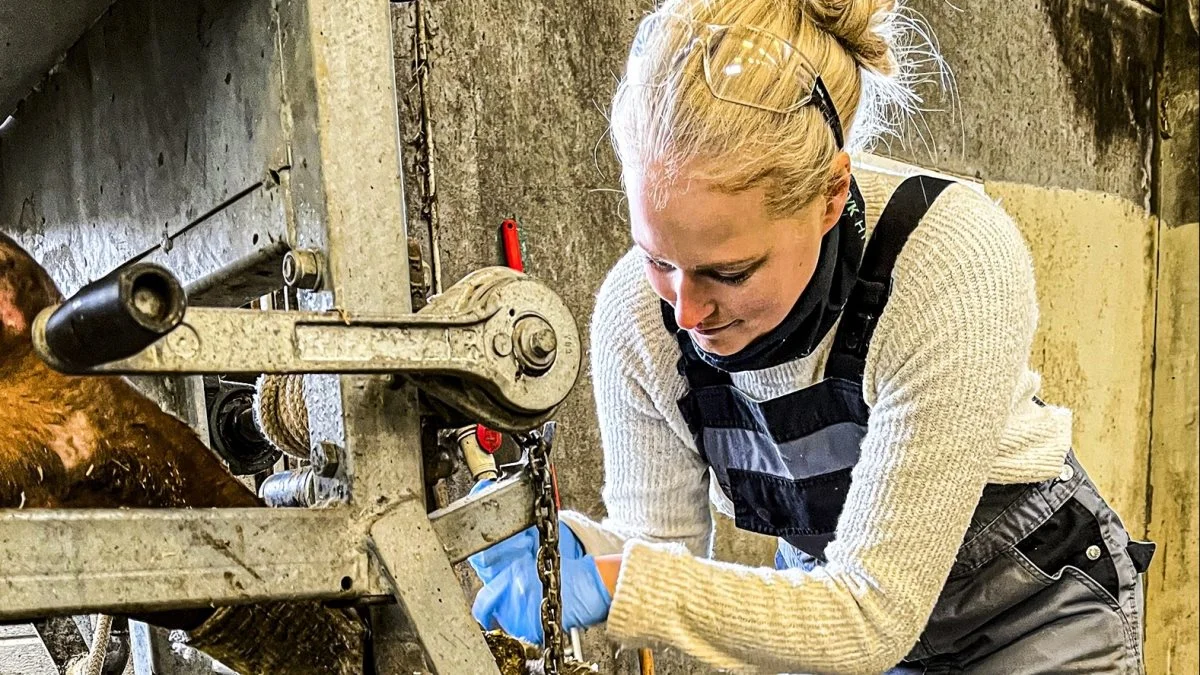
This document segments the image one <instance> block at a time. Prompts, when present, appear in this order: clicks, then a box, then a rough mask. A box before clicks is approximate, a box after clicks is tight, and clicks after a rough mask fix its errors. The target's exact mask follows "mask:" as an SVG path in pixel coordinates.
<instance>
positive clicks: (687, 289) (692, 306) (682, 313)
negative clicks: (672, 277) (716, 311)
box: [675, 274, 713, 330]
mask: <svg viewBox="0 0 1200 675" xmlns="http://www.w3.org/2000/svg"><path fill="white" fill-rule="evenodd" d="M678 276H679V281H678V282H677V283H676V284H675V324H676V325H678V326H679V327H680V328H682V329H684V330H693V329H694V328H696V327H697V326H699V325H700V324H702V323H704V320H705V319H707V318H708V317H709V316H710V315H711V314H712V312H713V303H712V301H711V300H710V299H709V298H707V297H705V296H704V295H703V294H702V293H701V292H700V289H698V288H697V287H696V284H694V283H692V282H691V281H690V280H688V278H687V275H684V274H680V275H678Z"/></svg>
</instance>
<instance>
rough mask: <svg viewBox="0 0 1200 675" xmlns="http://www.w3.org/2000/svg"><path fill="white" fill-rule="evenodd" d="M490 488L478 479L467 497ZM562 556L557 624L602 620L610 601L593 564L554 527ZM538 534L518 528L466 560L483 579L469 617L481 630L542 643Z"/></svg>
mask: <svg viewBox="0 0 1200 675" xmlns="http://www.w3.org/2000/svg"><path fill="white" fill-rule="evenodd" d="M488 485H491V481H481V482H480V483H479V484H478V485H476V486H475V487H474V488H473V489H472V490H471V493H472V494H474V493H476V492H478V491H479V490H482V489H484V488H486V487H487V486H488ZM558 534H559V542H558V551H559V554H560V555H561V557H562V604H563V624H564V626H565V627H566V629H567V630H570V629H572V628H584V627H587V626H591V625H594V624H597V623H600V622H602V621H604V620H605V619H606V618H607V617H608V608H609V605H611V604H612V597H611V596H610V595H609V592H608V589H607V588H605V586H604V581H603V580H602V579H601V578H600V571H599V570H598V569H596V562H595V560H594V559H593V557H592V556H590V555H587V554H586V553H585V552H584V550H583V545H582V544H580V543H579V539H578V538H577V537H576V536H575V533H574V532H572V531H571V528H569V527H567V526H566V525H565V524H564V523H563V522H562V521H561V520H560V521H559V524H558ZM537 547H538V535H537V530H536V529H535V528H532V527H531V528H529V529H527V530H524V531H522V532H520V533H518V534H516V535H514V536H512V537H509V538H508V539H505V540H504V541H502V542H500V543H498V544H495V545H493V546H492V547H491V548H488V549H487V550H485V551H481V552H479V553H476V554H475V555H473V556H471V557H470V558H468V559H467V562H468V563H470V565H471V568H472V569H474V570H475V573H476V574H478V575H479V578H480V580H481V581H483V589H482V590H480V591H479V595H477V596H475V604H474V606H472V608H471V613H472V614H473V615H474V616H475V620H476V621H478V622H479V623H480V625H482V626H483V627H484V628H485V629H488V630H491V629H496V628H499V629H501V630H503V631H504V632H505V633H508V634H509V635H512V636H513V637H518V638H521V639H522V640H525V641H527V642H531V643H533V644H536V645H540V644H542V642H543V640H544V636H543V635H542V614H541V607H542V583H541V581H540V580H538V575H537Z"/></svg>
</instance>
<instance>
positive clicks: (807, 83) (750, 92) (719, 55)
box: [629, 12, 843, 149]
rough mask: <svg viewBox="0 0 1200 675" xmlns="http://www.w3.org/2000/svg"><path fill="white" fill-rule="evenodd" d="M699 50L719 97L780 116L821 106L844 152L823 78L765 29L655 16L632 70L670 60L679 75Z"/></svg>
mask: <svg viewBox="0 0 1200 675" xmlns="http://www.w3.org/2000/svg"><path fill="white" fill-rule="evenodd" d="M697 46H700V47H701V48H702V52H701V53H702V54H703V58H704V80H705V82H706V83H707V84H708V89H709V91H711V92H712V95H713V96H715V97H716V98H718V99H720V100H722V101H726V102H729V103H735V104H738V105H744V106H749V107H751V108H757V109H759V110H766V111H768V112H773V113H779V114H787V113H793V112H796V111H797V110H800V109H801V108H803V107H805V106H807V105H809V104H812V105H815V106H816V107H817V109H818V110H820V112H821V115H822V116H824V117H825V121H826V122H827V123H828V124H829V128H830V129H831V130H832V131H833V138H834V141H835V142H836V143H837V147H838V148H839V149H840V148H842V146H843V139H842V124H841V122H840V120H839V119H838V114H837V109H836V107H835V106H834V105H833V99H832V98H830V96H829V91H828V90H827V89H826V88H825V83H824V82H822V81H821V76H820V75H819V74H818V73H817V72H816V69H815V68H813V66H812V64H811V63H809V61H808V59H807V58H805V56H804V55H803V54H802V53H800V51H799V50H797V49H796V48H795V47H793V46H792V44H791V43H790V42H788V41H787V40H784V39H783V38H781V37H779V36H778V35H775V34H773V33H770V32H768V31H765V30H763V29H761V28H755V27H754V26H744V25H738V24H711V23H702V22H697V21H693V20H690V19H686V18H684V17H680V16H677V15H674V14H663V13H659V12H655V13H653V14H651V15H649V16H647V17H646V18H645V19H643V20H642V22H641V24H640V25H638V29H637V33H636V35H635V36H634V39H633V47H632V48H631V49H630V53H629V60H630V67H631V68H630V70H631V71H632V70H633V68H634V67H635V66H636V64H637V61H639V60H642V59H646V58H650V57H653V58H656V59H660V60H662V59H666V60H668V61H669V63H668V64H667V65H668V67H669V70H670V71H672V72H673V71H675V69H676V68H678V67H679V66H681V65H682V64H684V63H685V62H686V61H687V58H688V56H690V55H691V53H692V51H693V50H695V49H696V47H697Z"/></svg>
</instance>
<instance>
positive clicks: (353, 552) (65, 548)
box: [0, 509, 377, 622]
mask: <svg viewBox="0 0 1200 675" xmlns="http://www.w3.org/2000/svg"><path fill="white" fill-rule="evenodd" d="M361 537H362V534H361V529H360V528H359V527H356V526H355V524H354V522H353V521H352V520H351V518H350V514H349V513H348V512H347V511H345V510H338V509H324V510H305V509H294V510H291V509H288V510H283V509H278V510H276V509H211V510H194V511H192V510H187V511H183V510H174V511H170V510H164V511H144V510H128V511H127V510H121V511H107V510H93V511H0V596H2V597H3V598H4V602H3V603H0V622H2V621H7V620H11V619H21V618H33V617H39V616H49V615H55V614H66V613H92V612H132V611H151V610H155V609H163V608H168V607H200V606H208V605H223V604H225V605H228V604H244V603H249V602H255V601H260V600H263V599H266V598H270V597H275V598H285V597H286V598H320V597H324V598H334V597H346V596H358V595H363V594H364V593H370V592H371V591H372V590H373V589H374V588H376V587H377V579H376V578H374V577H373V576H372V575H371V574H370V568H369V566H368V562H367V557H366V554H365V551H364V547H363V546H362V540H361ZM345 589H350V590H349V591H347V590H345Z"/></svg>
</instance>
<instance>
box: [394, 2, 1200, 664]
mask: <svg viewBox="0 0 1200 675" xmlns="http://www.w3.org/2000/svg"><path fill="white" fill-rule="evenodd" d="M908 4H909V6H910V7H911V8H912V9H913V10H915V11H916V12H918V13H919V14H920V15H921V16H922V17H924V19H925V20H927V21H928V23H929V24H930V25H931V26H932V28H933V31H934V33H935V34H936V36H937V37H938V39H939V42H940V46H941V49H942V52H943V54H944V56H945V57H946V61H947V63H948V65H949V66H950V67H951V68H952V70H953V73H954V82H955V84H956V90H955V95H954V96H946V95H941V94H939V92H938V91H937V90H936V89H934V88H927V89H926V90H925V91H923V92H922V93H923V94H924V95H925V99H926V102H927V107H928V108H929V109H930V111H929V112H927V113H925V114H924V115H923V116H922V117H921V119H920V120H917V121H916V123H915V124H913V125H911V126H910V127H909V128H908V129H907V130H906V131H905V133H903V134H902V135H901V137H900V138H898V139H894V140H893V141H892V142H891V143H889V144H888V145H887V146H885V147H884V148H883V149H882V150H883V152H884V153H885V154H890V155H892V156H894V157H896V158H899V159H903V160H906V161H913V162H916V163H919V164H923V165H926V166H930V167H933V168H937V169H940V170H942V171H946V172H950V173H954V174H957V175H961V176H964V177H967V178H970V179H973V180H976V181H979V182H982V183H983V184H984V187H985V189H986V191H987V192H988V193H989V194H990V195H992V196H993V197H994V198H996V199H999V200H1000V201H1001V203H1002V204H1003V205H1004V206H1005V207H1006V208H1007V209H1008V210H1009V211H1010V213H1012V214H1013V216H1014V217H1015V218H1016V219H1017V220H1018V222H1019V223H1020V225H1021V226H1022V229H1023V231H1024V233H1025V235H1026V238H1027V239H1028V241H1029V243H1030V247H1031V249H1032V250H1033V253H1034V257H1035V260H1036V262H1037V275H1038V283H1039V297H1040V300H1041V307H1042V317H1041V327H1040V330H1039V332H1038V335H1037V338H1036V344H1035V348H1034V353H1033V356H1032V362H1033V364H1034V366H1035V367H1036V368H1038V369H1039V370H1041V371H1042V372H1043V373H1044V376H1045V393H1046V396H1047V398H1048V399H1050V400H1052V401H1054V402H1056V403H1060V404H1064V405H1068V406H1071V407H1072V408H1074V410H1075V415H1076V418H1075V419H1076V426H1075V444H1076V446H1077V448H1078V452H1079V454H1080V456H1081V458H1082V461H1083V462H1084V463H1085V464H1086V466H1087V467H1088V470H1089V471H1090V472H1091V473H1092V474H1093V476H1094V478H1095V479H1096V481H1097V482H1098V483H1099V485H1100V487H1101V489H1102V490H1103V491H1104V493H1105V494H1106V495H1107V496H1109V497H1110V499H1111V501H1112V502H1113V504H1114V506H1115V507H1116V509H1117V510H1118V512H1119V513H1120V514H1121V515H1122V517H1123V518H1124V520H1125V522H1126V524H1127V526H1128V527H1129V529H1130V530H1131V532H1133V534H1134V535H1135V536H1144V535H1145V533H1146V529H1147V524H1148V519H1149V518H1151V512H1150V510H1149V508H1148V504H1149V501H1148V487H1149V485H1150V484H1151V483H1152V481H1157V480H1158V479H1157V476H1158V473H1160V472H1159V470H1158V468H1156V469H1154V475H1153V476H1152V475H1151V474H1152V472H1151V469H1150V467H1151V462H1150V461H1149V452H1150V450H1149V449H1150V438H1151V400H1152V397H1151V392H1152V389H1153V388H1154V386H1155V383H1154V381H1153V379H1152V364H1153V354H1154V344H1155V311H1156V310H1155V308H1156V305H1157V304H1160V303H1161V300H1159V299H1157V298H1156V296H1155V283H1156V279H1157V275H1158V267H1157V258H1158V240H1159V220H1158V218H1157V217H1155V215H1154V214H1153V212H1152V207H1153V206H1155V199H1156V189H1155V184H1154V175H1155V173H1156V170H1157V169H1156V167H1157V163H1158V161H1159V160H1158V158H1157V157H1156V154H1155V153H1156V147H1157V146H1156V143H1155V141H1156V138H1155V131H1156V130H1155V119H1156V116H1155V107H1156V105H1157V103H1156V92H1155V88H1154V81H1155V72H1156V69H1157V60H1158V58H1159V53H1160V49H1159V48H1160V42H1159V37H1160V30H1161V20H1162V11H1163V7H1162V4H1161V2H1158V1H1157V0H1155V1H1148V2H1136V1H1134V0H1051V1H1049V2H1041V1H1038V0H1014V1H1013V2H1006V3H992V2H985V1H984V0H962V1H961V2H955V3H947V2H943V1H942V0H912V2H910V3H908ZM649 5H650V3H649V2H644V1H640V0H610V1H607V2H600V1H598V0H591V1H586V2H564V1H552V2H536V3H531V2H527V1H525V0H501V1H499V2H495V3H474V4H467V5H464V4H459V3H454V4H446V3H433V4H432V6H431V7H430V27H431V31H432V38H431V43H430V48H431V51H430V59H431V61H432V63H433V69H432V71H431V73H430V77H431V89H430V93H431V96H430V102H431V109H432V116H433V119H434V131H435V137H436V142H437V151H436V157H435V166H436V170H437V179H438V184H439V188H438V190H439V192H440V205H441V220H442V224H441V228H442V235H441V237H440V240H439V241H440V245H441V249H442V258H443V260H444V261H446V269H445V279H446V281H447V283H449V282H450V281H452V280H454V279H456V278H458V277H459V276H461V275H462V274H464V273H466V271H468V270H470V269H473V268H474V267H477V266H480V265H487V264H495V263H496V262H497V261H498V260H499V258H498V251H497V248H496V244H495V240H496V239H495V238H496V227H497V226H498V225H499V223H500V221H501V220H502V219H503V218H506V217H515V218H517V219H518V220H519V221H520V222H521V225H522V227H523V232H524V235H525V246H526V263H527V265H528V268H529V270H530V271H531V272H532V273H533V274H536V275H539V276H541V277H543V278H545V279H547V280H549V282H550V283H551V284H552V285H553V286H554V287H555V288H556V289H558V290H559V291H560V292H561V293H563V294H564V296H565V297H566V299H567V301H568V302H569V303H570V305H571V307H572V308H573V309H574V310H575V311H576V313H577V316H578V317H579V318H580V320H581V323H582V322H586V321H587V317H589V316H590V312H591V309H592V306H593V299H594V297H593V296H594V293H595V291H596V290H597V288H598V287H599V285H600V282H601V280H602V279H603V277H604V275H605V273H606V272H607V270H608V268H609V267H610V266H611V265H612V263H613V262H614V261H615V260H616V259H617V258H618V257H619V256H620V255H621V254H622V253H623V252H624V251H625V250H626V249H627V247H628V246H629V243H630V242H629V238H628V234H627V231H626V224H625V222H624V209H623V205H622V203H621V198H620V195H619V193H617V192H614V190H615V189H617V188H619V185H618V183H617V180H616V172H615V167H614V166H613V163H612V159H611V152H610V150H609V148H608V145H607V139H606V138H605V136H604V133H605V127H606V123H605V118H604V110H605V109H606V108H607V106H608V103H609V99H610V97H611V94H612V92H613V89H614V87H615V84H616V80H617V76H618V74H619V73H620V70H621V68H622V66H623V58H624V52H625V50H626V48H627V44H628V40H629V39H630V37H631V34H632V31H633V28H634V26H635V25H636V23H637V21H638V20H639V18H640V17H641V16H642V14H643V13H644V11H645V10H646V9H647V8H648V7H649ZM1180 6H1182V4H1180ZM396 21H397V29H396V30H397V36H398V37H397V62H396V63H397V73H398V79H399V81H400V88H401V91H402V92H407V94H406V95H402V100H403V101H404V102H405V103H407V109H408V113H409V114H408V116H407V117H405V116H404V115H403V114H402V117H404V119H403V120H402V128H403V129H404V130H405V134H404V135H405V137H407V138H412V137H414V136H415V135H416V129H417V126H416V125H415V124H416V117H415V114H414V113H415V109H416V106H415V103H414V102H415V89H414V88H412V86H411V82H412V80H411V77H410V74H409V71H410V69H411V63H410V61H409V60H408V59H409V58H410V54H411V52H410V44H409V40H411V38H412V29H411V26H412V13H411V8H408V7H398V8H397V9H396ZM939 110H941V111H939ZM1192 119H1193V120H1194V117H1193V118H1192ZM1180 124H1183V122H1180ZM1193 124H1194V122H1193ZM414 155H415V153H410V155H409V158H410V159H411V158H412V157H413V156H414ZM1194 156H1195V153H1194V152H1193V154H1192V157H1194ZM415 168H416V167H415V166H410V167H409V169H410V175H409V176H408V180H409V187H410V189H412V190H414V192H413V193H412V194H419V192H416V190H417V189H418V183H417V181H416V180H415V178H414V175H415V174H414V170H415ZM416 201H417V200H415V199H414V200H412V203H410V206H413V207H414V208H415V204H416ZM1155 210H1157V209H1155ZM411 215H412V216H413V219H412V222H413V229H414V230H422V228H423V227H424V225H423V224H421V223H420V222H419V220H418V219H417V218H416V213H415V211H414V212H413V213H412V214H411ZM1193 219H1194V218H1193ZM422 237H423V238H424V241H425V245H426V246H428V240H427V237H424V235H423V234H422ZM1164 245H1165V244H1164ZM1180 245H1181V244H1180ZM1193 251H1194V246H1193ZM1180 257H1186V256H1182V249H1181V254H1180ZM1160 326H1161V320H1160ZM1158 339H1159V343H1160V345H1161V343H1162V340H1163V336H1162V335H1161V329H1160V335H1159V338H1158ZM1178 342H1179V344H1183V345H1191V347H1192V350H1193V351H1194V346H1195V336H1194V331H1193V333H1192V334H1191V335H1190V336H1189V335H1185V336H1184V337H1182V338H1179V340H1178ZM1160 358H1161V357H1160ZM1185 365H1186V364H1185ZM1181 367H1183V366H1181ZM1192 367H1193V372H1194V364H1193V366H1192ZM1191 391H1193V392H1194V388H1193V389H1192V390H1191ZM1192 400H1194V398H1193V399H1192ZM1192 419H1193V420H1194V417H1193V418H1192ZM561 420H562V426H561V427H560V429H561V431H560V438H561V441H560V443H559V447H558V451H557V453H558V460H557V461H558V465H559V475H560V477H561V481H562V487H563V495H564V502H565V503H566V504H567V505H568V506H570V507H572V508H576V509H581V510H584V511H587V512H589V513H592V514H593V515H600V514H601V513H602V505H601V504H600V502H599V489H600V486H601V481H602V476H603V467H602V465H601V452H600V448H599V438H598V433H597V431H596V427H595V422H594V408H593V405H592V401H591V391H590V386H589V380H588V379H587V377H586V376H585V378H584V379H583V380H581V382H580V386H579V388H578V389H577V390H576V392H575V393H574V395H573V396H572V397H571V399H570V400H569V401H568V403H567V405H566V406H565V407H564V408H563V411H562V415H561ZM1164 423H1165V422H1164ZM1193 423H1194V422H1193ZM1156 424H1157V423H1156ZM1155 428H1156V429H1157V428H1158V427H1157V426H1156V427H1155ZM1193 436H1194V434H1193ZM1155 447H1156V448H1157V447H1158V446H1157V445H1156V446H1155ZM1184 449H1185V450H1186V449H1187V448H1184ZM1180 452H1181V453H1182V451H1180ZM1186 457H1187V455H1186V453H1182V454H1180V455H1179V459H1178V461H1183V462H1184V463H1185V464H1186V461H1185V459H1186ZM1190 457H1192V458H1194V457H1195V454H1194V452H1193V454H1192V455H1190ZM1185 468H1186V467H1185ZM1185 475H1186V472H1185ZM1172 489H1173V490H1178V489H1179V487H1178V485H1176V486H1175V487H1174V488H1172V487H1169V486H1165V485H1164V487H1163V488H1161V490H1172ZM1193 491H1194V489H1193ZM1172 493H1173V492H1172ZM1185 520H1186V519H1185ZM1193 522H1194V521H1193ZM1164 527H1166V528H1168V529H1171V528H1175V525H1174V524H1170V525H1165V526H1164ZM1171 531H1172V534H1169V535H1167V534H1165V533H1164V535H1163V536H1166V537H1168V538H1170V537H1174V536H1175V535H1174V534H1173V533H1174V532H1175V531H1176V530H1175V529H1172V530H1171ZM1192 532H1193V533H1194V532H1195V527H1194V525H1193V526H1192ZM1193 537H1194V534H1193ZM771 547H772V544H771V542H769V541H767V540H765V539H764V538H761V537H755V536H748V535H746V534H745V533H741V532H738V531H736V530H735V529H734V528H733V527H732V526H731V525H730V524H729V523H728V522H727V521H725V520H724V519H720V520H719V522H718V555H719V556H720V557H722V558H724V559H728V560H736V561H740V562H745V563H750V564H766V563H767V562H768V561H769V560H770V554H771ZM1194 549H1195V546H1194V544H1193V546H1192V548H1191V549H1190V550H1193V551H1194ZM1182 559H1183V558H1182V557H1181V560H1182ZM1161 560H1162V559H1161V558H1160V559H1159V561H1160V562H1159V565H1161V564H1162V563H1161ZM1186 560H1187V564H1190V565H1191V568H1190V569H1191V570H1193V572H1192V579H1194V576H1195V575H1194V569H1195V558H1194V557H1188V558H1187V559H1186ZM1181 564H1182V563H1181ZM1184 567H1185V568H1186V564H1185V565H1184ZM1156 569H1163V568H1162V567H1161V566H1160V567H1157V568H1156ZM1173 569H1174V568H1173ZM1184 574H1185V576H1186V572H1184ZM1193 584H1194V581H1193ZM1193 595H1194V593H1193ZM1157 599H1158V596H1157V595H1155V596H1152V598H1151V608H1152V609H1151V614H1150V615H1151V624H1150V626H1149V631H1150V633H1151V643H1152V644H1153V643H1154V640H1155V639H1156V638H1155V636H1156V635H1157V634H1158V633H1160V632H1164V631H1166V630H1167V629H1166V628H1165V623H1164V622H1165V621H1166V618H1165V617H1166V615H1165V614H1164V613H1163V612H1161V611H1158V613H1156V610H1155V609H1154V608H1156V607H1158V608H1161V607H1164V606H1165V603H1164V604H1155V603H1156V601H1157ZM1193 606H1194V605H1193ZM1192 611H1193V615H1194V609H1193V610H1192ZM1192 625H1193V626H1194V623H1193V624H1192ZM598 632H599V631H596V630H593V631H589V634H588V640H587V643H588V647H589V653H588V656H589V657H590V658H595V659H599V660H600V661H602V667H603V668H605V669H607V672H621V673H624V672H636V660H635V659H634V657H633V655H632V654H630V653H628V652H626V653H624V654H618V655H615V656H614V655H613V651H614V649H613V646H612V645H608V644H606V643H605V641H604V640H603V637H602V636H601V635H597V634H596V633H598ZM1177 634H1178V635H1179V636H1182V635H1183V633H1182V631H1179V632H1178V633H1177ZM1192 634H1194V629H1193V631H1192ZM1191 658H1192V661H1191V663H1194V656H1193V657H1191ZM1179 663H1180V661H1179V660H1178V657H1177V659H1176V661H1175V667H1178V665H1179ZM658 665H659V672H697V670H696V668H695V666H694V665H692V664H690V663H689V662H688V661H687V659H683V658H678V657H677V656H675V655H669V654H666V655H664V654H660V655H659V662H658ZM1151 672H1169V671H1168V670H1163V669H1159V668H1155V669H1152V671H1151ZM1178 672H1183V671H1182V670H1181V671H1178Z"/></svg>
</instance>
